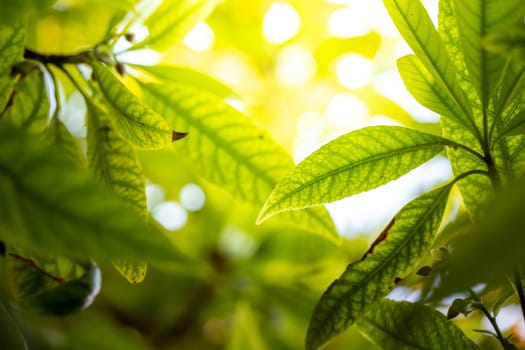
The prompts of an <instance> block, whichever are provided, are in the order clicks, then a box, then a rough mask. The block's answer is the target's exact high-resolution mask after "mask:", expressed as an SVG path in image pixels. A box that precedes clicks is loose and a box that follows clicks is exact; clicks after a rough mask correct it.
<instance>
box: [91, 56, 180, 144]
mask: <svg viewBox="0 0 525 350" xmlns="http://www.w3.org/2000/svg"><path fill="white" fill-rule="evenodd" d="M93 71H94V73H95V76H96V78H97V81H98V82H99V84H100V88H101V90H102V92H103V93H104V95H105V96H106V98H107V99H108V101H109V102H110V103H111V105H112V106H113V107H114V108H115V109H116V110H117V111H119V112H120V113H111V114H110V116H111V117H112V121H113V122H114V124H115V126H116V127H117V131H118V132H119V134H120V135H121V136H122V137H123V138H125V139H126V140H127V141H129V142H130V143H132V144H133V145H135V146H137V147H140V148H144V149H159V148H162V147H165V146H167V145H169V144H171V143H172V142H173V141H175V140H177V139H179V138H181V137H183V136H184V134H180V133H177V132H175V131H173V129H172V128H171V127H170V125H169V124H168V123H167V122H166V120H164V119H163V118H162V117H161V116H160V115H158V114H157V113H155V112H153V111H152V110H151V109H150V108H149V107H147V106H145V105H144V104H142V103H141V102H140V101H139V99H138V98H137V97H136V96H135V95H133V93H131V91H129V90H128V88H126V86H124V84H123V83H122V82H121V81H120V80H119V79H118V78H117V77H116V76H115V75H114V74H113V73H112V72H111V70H109V69H108V68H106V67H105V66H103V65H102V64H100V63H97V62H93Z"/></svg>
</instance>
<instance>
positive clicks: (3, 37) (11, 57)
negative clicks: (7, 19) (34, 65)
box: [0, 17, 26, 76]
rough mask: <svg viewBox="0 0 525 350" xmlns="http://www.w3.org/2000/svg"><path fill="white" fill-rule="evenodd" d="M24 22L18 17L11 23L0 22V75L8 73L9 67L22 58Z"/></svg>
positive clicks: (24, 33) (24, 32)
mask: <svg viewBox="0 0 525 350" xmlns="http://www.w3.org/2000/svg"><path fill="white" fill-rule="evenodd" d="M25 35H26V23H25V21H23V20H20V17H18V19H17V20H16V21H15V22H13V23H11V24H5V23H1V24H0V76H3V75H9V74H10V72H11V68H12V67H13V65H15V64H16V63H17V62H19V61H20V60H21V59H22V56H23V54H24V43H25Z"/></svg>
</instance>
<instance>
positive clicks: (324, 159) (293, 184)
mask: <svg viewBox="0 0 525 350" xmlns="http://www.w3.org/2000/svg"><path fill="white" fill-rule="evenodd" d="M449 145H452V143H451V142H450V141H448V140H446V139H443V138H441V137H439V136H434V135H431V134H425V133H422V132H420V131H417V130H413V129H408V128H403V127H398V126H375V127H368V128H364V129H359V130H356V131H353V132H350V133H348V134H345V135H343V136H341V137H339V138H337V139H336V140H334V141H331V142H330V143H328V144H326V145H324V146H322V147H321V148H320V149H318V150H317V151H315V152H314V153H312V154H311V155H310V156H309V157H307V158H306V159H305V160H304V161H302V162H301V163H300V164H299V165H298V166H297V167H296V168H295V169H294V170H293V171H292V172H291V173H290V174H289V175H288V176H286V177H285V178H284V179H283V180H281V182H279V183H278V184H277V186H276V187H275V188H274V190H273V191H272V193H271V195H270V197H269V198H268V200H267V202H266V203H265V205H264V207H263V208H262V209H261V212H260V214H259V218H258V221H259V222H262V221H264V220H265V219H267V218H269V217H270V216H272V215H275V214H277V213H279V212H282V211H285V210H290V209H301V208H306V207H309V206H313V205H318V204H322V203H328V202H333V201H335V200H338V199H342V198H345V197H348V196H351V195H353V194H356V193H360V192H364V191H368V190H371V189H373V188H376V187H378V186H380V185H383V184H385V183H387V182H390V181H392V180H394V179H397V178H398V177H400V176H402V175H403V174H405V173H407V172H408V171H410V170H412V169H414V168H415V167H417V166H418V165H421V164H423V163H424V162H426V161H428V160H430V159H431V158H432V157H434V156H435V155H436V154H438V153H439V152H441V151H442V150H443V149H444V147H445V146H449Z"/></svg>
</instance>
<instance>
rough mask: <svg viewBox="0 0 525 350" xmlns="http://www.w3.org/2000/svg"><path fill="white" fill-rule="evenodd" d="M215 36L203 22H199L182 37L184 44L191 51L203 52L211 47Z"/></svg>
mask: <svg viewBox="0 0 525 350" xmlns="http://www.w3.org/2000/svg"><path fill="white" fill-rule="evenodd" d="M214 42H215V34H214V32H213V29H212V28H211V27H210V26H209V25H208V24H207V23H205V22H200V23H197V25H195V27H193V29H192V30H190V32H189V33H188V34H187V35H186V36H185V37H184V44H185V45H186V46H188V47H189V48H190V49H192V50H193V51H197V52H205V51H208V50H210V49H211V48H212V47H213V44H214Z"/></svg>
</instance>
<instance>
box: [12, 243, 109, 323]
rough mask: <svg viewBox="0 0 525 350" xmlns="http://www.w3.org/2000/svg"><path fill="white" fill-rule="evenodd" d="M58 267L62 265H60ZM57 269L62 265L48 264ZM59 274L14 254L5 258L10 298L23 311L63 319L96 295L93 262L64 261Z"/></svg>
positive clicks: (97, 283) (96, 270)
mask: <svg viewBox="0 0 525 350" xmlns="http://www.w3.org/2000/svg"><path fill="white" fill-rule="evenodd" d="M61 263H62V264H61ZM48 265H52V267H53V268H55V269H57V268H58V267H59V265H64V264H63V262H62V261H58V260H57V261H53V262H51V264H50V263H49V261H48ZM66 265H67V266H68V268H67V269H65V270H64V271H62V273H61V274H57V273H56V272H54V273H53V272H50V271H48V270H47V269H46V268H45V266H42V265H41V264H40V263H39V262H38V261H37V260H34V259H31V258H27V257H23V256H21V255H19V254H16V253H14V252H8V254H7V255H6V274H7V280H8V287H9V292H10V295H11V298H12V299H13V300H14V301H15V302H16V303H17V305H18V306H19V307H21V308H23V309H24V310H26V311H32V312H37V313H40V314H48V315H54V316H65V315H69V314H71V313H74V312H76V311H79V310H82V309H85V308H86V307H88V306H89V305H91V303H92V302H93V301H94V300H95V297H96V296H97V294H98V293H99V292H100V286H101V276H100V270H99V268H98V267H97V265H96V264H95V263H94V262H90V263H84V264H77V263H74V262H72V261H67V263H66Z"/></svg>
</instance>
